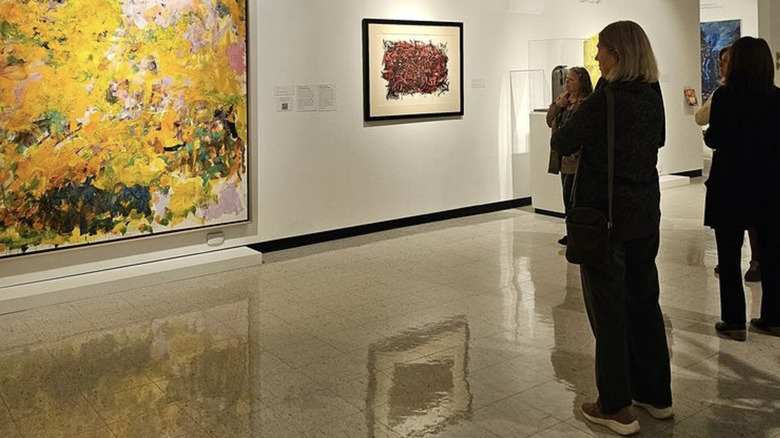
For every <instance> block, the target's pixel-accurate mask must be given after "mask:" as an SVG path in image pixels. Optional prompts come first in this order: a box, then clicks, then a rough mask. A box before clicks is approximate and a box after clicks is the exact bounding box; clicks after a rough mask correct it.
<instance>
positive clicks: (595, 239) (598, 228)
mask: <svg viewBox="0 0 780 438" xmlns="http://www.w3.org/2000/svg"><path fill="white" fill-rule="evenodd" d="M604 91H605V92H606V94H607V187H608V189H607V190H608V194H607V200H608V206H609V207H608V212H609V216H604V213H602V212H601V210H599V209H596V208H592V207H577V206H576V204H575V199H576V198H577V197H576V193H577V180H579V177H580V172H579V171H578V172H577V174H576V175H575V176H574V187H573V188H572V195H571V197H572V199H571V205H572V207H571V208H570V209H569V211H568V212H567V213H566V235H567V236H568V238H567V239H568V242H567V245H566V260H568V261H569V263H574V264H577V265H608V264H609V261H610V235H611V232H612V183H613V179H614V176H615V96H614V94H613V92H612V90H611V89H610V88H609V87H607V88H605V89H604ZM580 162H582V160H581V161H580Z"/></svg>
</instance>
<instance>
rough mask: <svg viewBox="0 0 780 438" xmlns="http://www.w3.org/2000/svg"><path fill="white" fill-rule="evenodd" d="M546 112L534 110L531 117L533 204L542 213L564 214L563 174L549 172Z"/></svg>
mask: <svg viewBox="0 0 780 438" xmlns="http://www.w3.org/2000/svg"><path fill="white" fill-rule="evenodd" d="M546 116H547V113H546V112H532V113H531V115H530V117H531V122H530V124H531V127H530V130H531V134H530V137H531V138H530V149H531V205H533V208H534V210H535V211H538V212H540V213H553V214H555V215H563V214H564V206H563V188H562V187H561V176H560V175H555V174H552V173H547V165H548V163H549V160H550V128H549V127H548V126H547V121H546Z"/></svg>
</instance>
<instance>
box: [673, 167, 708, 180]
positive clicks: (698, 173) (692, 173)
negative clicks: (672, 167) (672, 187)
mask: <svg viewBox="0 0 780 438" xmlns="http://www.w3.org/2000/svg"><path fill="white" fill-rule="evenodd" d="M703 174H704V173H703V171H702V169H696V170H688V171H685V172H674V173H672V175H675V176H687V177H689V178H698V177H700V176H702V175H703Z"/></svg>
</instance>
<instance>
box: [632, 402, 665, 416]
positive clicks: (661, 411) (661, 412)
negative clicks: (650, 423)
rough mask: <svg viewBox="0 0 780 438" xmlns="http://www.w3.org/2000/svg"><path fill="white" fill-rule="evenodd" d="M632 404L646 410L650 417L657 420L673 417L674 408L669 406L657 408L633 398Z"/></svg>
mask: <svg viewBox="0 0 780 438" xmlns="http://www.w3.org/2000/svg"><path fill="white" fill-rule="evenodd" d="M634 406H637V407H640V408H642V409H644V410H646V411H647V413H648V414H650V416H651V417H653V418H655V419H658V420H668V419H670V418H672V417H674V409H672V407H671V406H667V407H665V408H657V407H655V406H653V405H651V404H649V403H642V402H638V401H636V400H634Z"/></svg>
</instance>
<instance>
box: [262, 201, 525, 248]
mask: <svg viewBox="0 0 780 438" xmlns="http://www.w3.org/2000/svg"><path fill="white" fill-rule="evenodd" d="M528 205H531V198H519V199H512V200H509V201H501V202H494V203H491V204H484V205H475V206H473V207H464V208H456V209H454V210H447V211H440V212H437V213H429V214H423V215H420V216H412V217H407V218H401V219H393V220H389V221H384V222H377V223H373V224H366V225H358V226H355V227H348V228H340V229H338V230H331V231H323V232H320V233H312V234H306V235H303V236H295V237H287V238H284V239H278V240H270V241H268V242H260V243H255V244H253V245H249V248H252V249H253V250H255V251H260V252H273V251H280V250H283V249H290V248H297V247H299V246H306V245H313V244H315V243H322V242H328V241H331V240H338V239H344V238H347V237H354V236H360V235H363V234H370V233H376V232H379V231H387V230H392V229H395V228H403V227H410V226H413V225H420V224H427V223H430V222H438V221H444V220H448V219H456V218H459V217H466V216H474V215H478V214H485V213H493V212H496V211H501V210H508V209H510V208H519V207H525V206H528Z"/></svg>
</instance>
